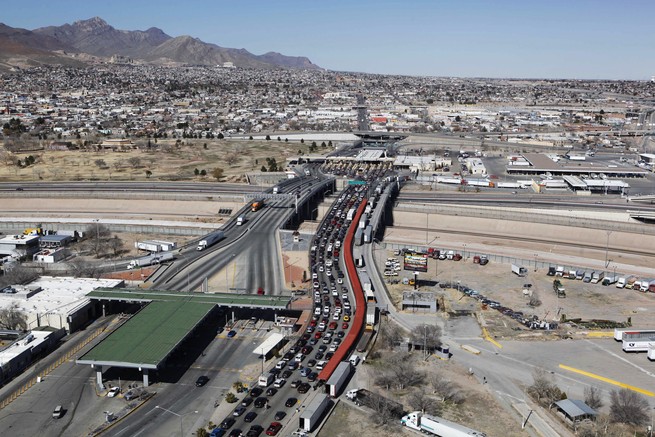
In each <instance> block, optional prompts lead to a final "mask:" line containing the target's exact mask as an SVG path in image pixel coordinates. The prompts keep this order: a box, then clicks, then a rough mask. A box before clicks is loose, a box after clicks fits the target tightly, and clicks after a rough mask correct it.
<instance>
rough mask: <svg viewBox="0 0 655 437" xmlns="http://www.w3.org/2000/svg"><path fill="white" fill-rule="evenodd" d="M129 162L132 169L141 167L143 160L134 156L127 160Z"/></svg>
mask: <svg viewBox="0 0 655 437" xmlns="http://www.w3.org/2000/svg"><path fill="white" fill-rule="evenodd" d="M127 162H129V163H130V165H131V166H132V168H138V167H139V166H140V165H141V158H139V157H138V156H132V157H130V158H129V159H128V160H127Z"/></svg>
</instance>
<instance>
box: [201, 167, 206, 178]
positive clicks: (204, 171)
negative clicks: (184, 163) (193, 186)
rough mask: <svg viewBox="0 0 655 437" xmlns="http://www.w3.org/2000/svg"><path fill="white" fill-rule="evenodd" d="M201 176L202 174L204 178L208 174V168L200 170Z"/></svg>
mask: <svg viewBox="0 0 655 437" xmlns="http://www.w3.org/2000/svg"><path fill="white" fill-rule="evenodd" d="M200 176H202V177H203V178H204V177H205V176H207V170H205V169H204V168H203V169H202V170H200Z"/></svg>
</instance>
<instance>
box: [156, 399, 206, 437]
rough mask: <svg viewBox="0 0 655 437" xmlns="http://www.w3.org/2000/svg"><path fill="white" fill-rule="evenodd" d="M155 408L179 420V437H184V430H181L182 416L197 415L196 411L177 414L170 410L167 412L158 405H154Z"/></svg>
mask: <svg viewBox="0 0 655 437" xmlns="http://www.w3.org/2000/svg"><path fill="white" fill-rule="evenodd" d="M155 408H157V409H159V410H164V411H166V412H167V413H171V414H172V415H174V416H177V417H179V418H180V437H184V430H183V429H182V420H183V418H184V416H186V415H188V414H192V413H195V414H198V410H195V411H189V412H188V413H183V414H178V413H176V412H175V411H171V410H169V409H167V408H164V407H160V406H159V405H156V406H155Z"/></svg>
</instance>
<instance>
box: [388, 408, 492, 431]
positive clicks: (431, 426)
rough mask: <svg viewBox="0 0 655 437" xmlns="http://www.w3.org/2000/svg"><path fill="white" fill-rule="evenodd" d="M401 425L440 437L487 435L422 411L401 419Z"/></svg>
mask: <svg viewBox="0 0 655 437" xmlns="http://www.w3.org/2000/svg"><path fill="white" fill-rule="evenodd" d="M400 424H401V425H403V426H406V427H408V428H411V429H415V430H417V431H421V432H424V433H426V434H432V435H436V436H439V437H471V436H475V437H486V434H485V433H483V432H480V431H475V430H473V429H471V428H467V427H465V426H463V425H459V424H457V423H454V422H451V421H449V420H446V419H442V418H441V417H436V416H430V415H429V414H423V413H421V412H420V411H414V412H412V413H409V414H408V415H406V416H403V418H402V419H400Z"/></svg>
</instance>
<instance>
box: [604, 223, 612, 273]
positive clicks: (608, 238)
mask: <svg viewBox="0 0 655 437" xmlns="http://www.w3.org/2000/svg"><path fill="white" fill-rule="evenodd" d="M610 235H612V231H607V243H606V244H605V268H607V266H608V264H609V263H608V262H607V255H608V251H609V247H610Z"/></svg>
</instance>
